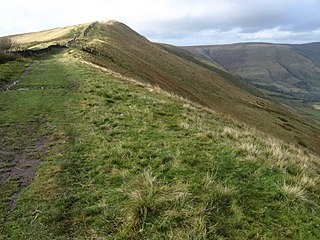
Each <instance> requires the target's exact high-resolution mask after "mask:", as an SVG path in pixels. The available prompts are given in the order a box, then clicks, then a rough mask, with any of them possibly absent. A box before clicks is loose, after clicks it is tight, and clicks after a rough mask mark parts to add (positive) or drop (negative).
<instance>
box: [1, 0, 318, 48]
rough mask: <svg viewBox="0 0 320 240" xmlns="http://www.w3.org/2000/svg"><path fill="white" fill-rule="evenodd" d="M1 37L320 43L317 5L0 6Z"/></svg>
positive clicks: (151, 2) (9, 2)
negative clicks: (67, 29)
mask: <svg viewBox="0 0 320 240" xmlns="http://www.w3.org/2000/svg"><path fill="white" fill-rule="evenodd" d="M0 6H1V8H0V9H1V14H0V36H5V35H10V34H16V33H24V32H31V31H39V30H44V29H49V28H54V27H59V26H66V25H72V24H79V23H85V22H91V21H97V20H108V19H113V20H117V21H121V22H123V23H125V24H127V25H128V26H130V27H131V28H133V29H134V30H136V31H138V32H139V33H141V34H142V35H144V36H146V37H147V38H148V39H150V40H152V41H157V42H166V43H171V44H175V45H200V44H223V43H234V42H252V41H254V42H257V41H259V42H260V41H263V42H286V43H304V42H316V41H320V0H134V1H133V0H28V1H27V0H0Z"/></svg>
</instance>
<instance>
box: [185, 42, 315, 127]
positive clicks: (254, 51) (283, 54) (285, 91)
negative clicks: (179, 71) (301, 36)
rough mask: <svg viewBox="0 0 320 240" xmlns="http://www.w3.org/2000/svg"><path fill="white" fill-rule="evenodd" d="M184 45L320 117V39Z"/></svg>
mask: <svg viewBox="0 0 320 240" xmlns="http://www.w3.org/2000/svg"><path fill="white" fill-rule="evenodd" d="M184 49H187V50H188V51H190V52H192V53H193V54H195V55H196V56H198V57H200V58H202V59H205V60H207V61H209V62H217V63H219V64H220V65H222V66H223V67H225V68H226V69H228V70H229V71H230V72H232V73H234V74H236V75H238V76H241V77H242V78H244V79H246V80H247V81H248V82H250V83H252V84H253V85H254V86H255V87H257V88H258V89H260V90H261V91H262V92H263V93H265V94H266V95H269V96H271V97H273V98H274V99H276V100H278V101H280V102H283V103H285V104H288V105H290V106H292V107H294V108H295V109H297V110H298V111H300V112H302V113H303V114H305V115H306V116H307V117H311V118H313V119H316V120H318V121H319V120H320V111H319V104H320V43H309V44H298V45H295V44H271V43H239V44H230V45H213V46H192V47H184Z"/></svg>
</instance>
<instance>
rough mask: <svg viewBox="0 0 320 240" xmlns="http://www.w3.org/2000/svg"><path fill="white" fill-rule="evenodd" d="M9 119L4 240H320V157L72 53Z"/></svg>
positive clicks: (47, 64) (17, 99)
mask: <svg viewBox="0 0 320 240" xmlns="http://www.w3.org/2000/svg"><path fill="white" fill-rule="evenodd" d="M19 89H20V91H19ZM21 89H23V90H24V91H21ZM0 111H1V114H0V126H1V128H0V132H1V139H0V146H1V149H0V157H1V160H0V164H1V165H0V170H1V171H0V176H1V189H0V217H1V218H0V238H1V239H319V238H320V207H319V204H320V185H319V177H318V176H319V169H320V168H319V164H320V159H319V158H318V157H317V156H316V155H314V154H313V153H311V152H310V151H308V150H306V149H303V148H298V147H296V146H293V145H290V144H287V143H285V142H282V141H280V140H277V139H275V138H272V137H270V136H267V135H265V134H262V133H260V132H258V131H256V130H254V129H250V128H248V127H246V126H244V125H242V124H239V123H236V122H234V121H232V120H230V119H226V118H224V117H223V116H221V115H220V114H218V113H215V112H213V111H210V110H208V109H204V108H202V107H200V106H198V105H195V104H193V103H191V102H189V101H186V100H184V99H181V98H179V97H176V96H171V95H169V94H167V93H166V92H164V91H162V90H160V89H158V88H153V87H151V86H148V85H143V84H138V83H134V82H126V81H124V80H122V79H121V78H119V76H115V75H112V74H111V73H106V72H104V71H103V70H101V69H96V68H94V67H92V66H90V65H86V64H84V63H80V62H79V61H77V59H76V58H74V57H73V55H72V54H67V53H60V54H56V55H53V56H51V57H49V58H46V59H43V60H41V61H40V60H39V61H38V62H37V64H34V65H33V66H32V68H31V69H30V71H29V73H28V74H27V75H26V76H25V77H24V78H23V79H22V81H21V82H19V83H17V84H16V86H14V87H13V88H12V89H10V90H9V91H5V92H0ZM19 159H20V161H19ZM21 159H22V160H23V161H22V160H21ZM21 162H23V163H21ZM36 165H37V167H36ZM17 168H18V169H20V171H16V170H14V169H17ZM35 168H37V169H36V172H35ZM21 169H22V170H21ZM26 172H29V175H28V176H26V177H25V173H26ZM34 172H35V177H33V174H34ZM33 178H34V181H31V180H32V179H33ZM30 183H31V184H30ZM29 184H30V185H29Z"/></svg>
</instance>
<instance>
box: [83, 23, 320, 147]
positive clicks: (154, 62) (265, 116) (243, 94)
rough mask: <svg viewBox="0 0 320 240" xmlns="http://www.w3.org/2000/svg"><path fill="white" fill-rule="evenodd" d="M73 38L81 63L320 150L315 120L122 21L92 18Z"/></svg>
mask: <svg viewBox="0 0 320 240" xmlns="http://www.w3.org/2000/svg"><path fill="white" fill-rule="evenodd" d="M78 42H79V43H81V44H82V45H83V48H84V50H85V52H84V51H82V53H81V54H80V53H79V54H78V58H80V59H83V60H84V61H86V62H89V63H93V64H95V65H99V66H101V67H104V68H107V69H110V70H112V71H115V72H117V73H121V74H122V75H125V76H126V77H129V78H135V79H138V81H141V82H144V83H148V84H152V85H156V86H159V87H160V88H161V89H164V90H166V91H168V92H171V93H173V94H177V95H179V96H182V97H184V98H187V99H189V100H190V101H193V102H197V103H200V104H201V105H203V106H205V107H208V108H210V109H213V110H216V111H218V112H221V113H223V114H225V115H227V116H230V117H231V118H235V119H237V120H239V121H241V122H244V123H247V124H248V125H251V126H254V127H256V128H258V129H260V130H262V131H265V132H268V133H271V134H273V135H274V136H277V137H280V138H282V139H285V140H286V141H289V142H293V143H297V144H300V145H305V146H308V147H310V148H312V149H313V150H314V151H317V152H319V151H320V150H319V147H318V146H319V144H320V138H319V136H320V128H319V125H316V124H314V123H312V122H309V121H306V120H305V119H303V118H301V117H299V116H298V115H296V114H294V113H292V112H290V111H288V110H287V109H286V108H285V107H283V106H281V105H279V104H276V103H275V102H272V101H268V100H266V99H264V98H261V97H257V96H254V95H252V94H250V93H248V91H246V90H245V89H243V88H239V87H238V86H236V85H235V84H233V83H232V81H231V80H230V79H228V77H229V76H230V75H228V74H226V73H225V71H222V70H221V69H219V68H215V71H213V70H212V69H208V68H207V67H204V66H199V64H195V63H194V62H191V61H189V60H186V59H185V58H181V57H179V56H177V55H176V54H172V53H170V52H168V51H167V50H165V49H164V48H163V47H162V46H159V45H158V44H154V43H151V42H149V41H148V40H147V39H145V38H144V37H142V36H141V35H139V34H137V33H136V32H134V31H133V30H132V29H130V28H128V27H127V26H125V25H124V24H121V23H118V22H114V21H110V22H104V23H99V22H96V23H93V24H91V25H90V28H88V29H87V30H86V31H85V34H84V37H83V38H79V40H78ZM211 67H213V66H211ZM234 79H235V78H233V80H234Z"/></svg>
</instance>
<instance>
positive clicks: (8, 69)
mask: <svg viewBox="0 0 320 240" xmlns="http://www.w3.org/2000/svg"><path fill="white" fill-rule="evenodd" d="M29 63H30V62H29V60H21V61H10V62H7V63H3V64H0V86H1V85H3V84H6V83H8V82H10V81H12V80H16V79H18V78H19V77H20V76H21V74H22V73H23V71H24V69H25V68H26V67H27V65H28V64H29Z"/></svg>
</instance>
